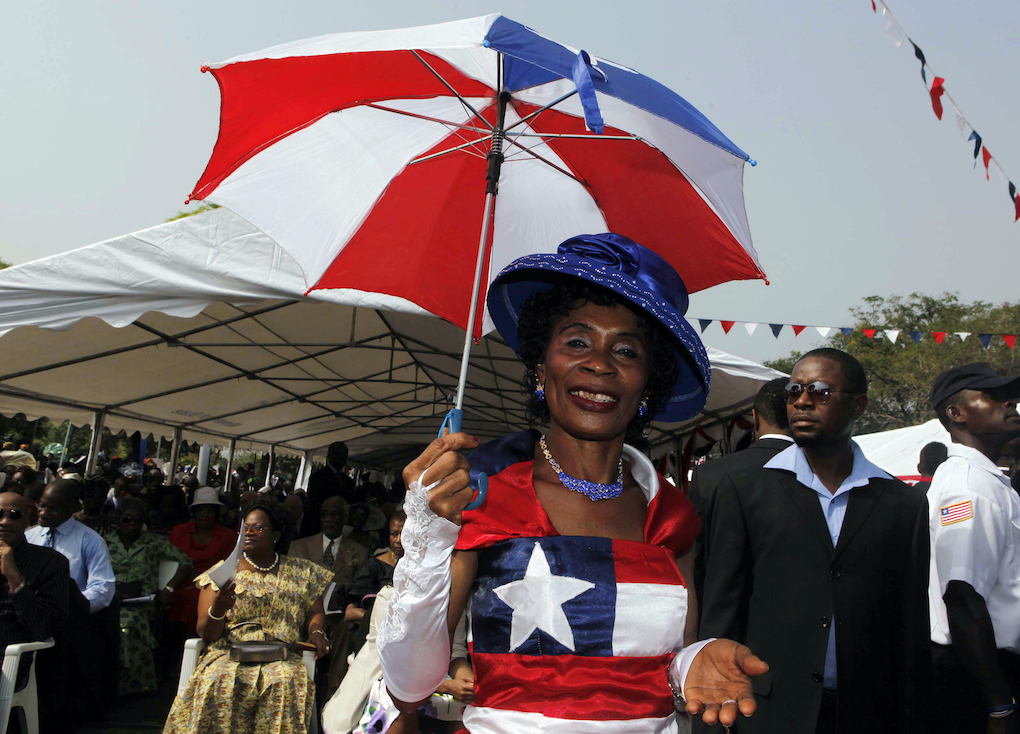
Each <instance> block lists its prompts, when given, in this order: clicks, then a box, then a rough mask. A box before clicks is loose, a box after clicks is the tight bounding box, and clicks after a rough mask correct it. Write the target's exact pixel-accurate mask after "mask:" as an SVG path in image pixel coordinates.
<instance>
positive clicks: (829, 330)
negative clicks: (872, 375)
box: [691, 0, 1017, 349]
mask: <svg viewBox="0 0 1020 734" xmlns="http://www.w3.org/2000/svg"><path fill="white" fill-rule="evenodd" d="M878 1H879V0H876V2H878ZM691 321H697V322H698V327H699V328H700V329H701V333H702V334H704V333H705V330H706V329H708V327H709V326H711V325H712V324H713V323H718V324H719V326H720V327H721V328H722V330H723V333H724V334H729V333H730V331H732V329H733V327H734V326H736V325H737V324H740V325H741V326H742V327H743V328H744V330H745V331H746V332H747V335H748V336H753V335H754V334H755V330H756V329H757V328H758V327H759V326H761V325H762V322H757V321H726V320H724V319H691ZM769 329H770V330H771V331H772V336H774V337H775V338H776V339H778V338H779V335H780V334H781V333H782V332H783V330H784V329H789V330H790V331H792V332H793V336H794V338H796V337H798V336H800V335H801V334H802V333H803V332H804V331H805V330H807V329H811V330H812V331H814V332H816V333H817V334H818V336H820V337H822V338H823V339H826V338H828V337H829V336H830V335H831V334H833V333H835V332H837V331H838V332H840V333H842V334H843V336H850V335H851V334H853V333H854V332H855V331H857V332H860V333H861V334H864V336H866V337H867V338H868V339H878V340H880V341H881V340H883V339H886V340H888V341H890V342H892V343H893V344H903V345H905V344H910V343H914V344H920V343H921V342H922V341H928V340H930V341H934V342H935V343H936V344H938V345H943V344H952V343H956V340H958V341H959V343H962V342H965V341H967V337H970V336H977V338H978V339H979V340H980V341H981V345H982V346H983V347H984V348H985V349H988V348H990V347H991V346H992V345H993V344H1000V343H1002V344H1005V345H1006V346H1007V347H1009V348H1010V349H1013V348H1014V347H1015V346H1016V337H1017V335H1016V334H985V333H979V334H974V332H970V331H952V332H950V331H904V330H902V329H887V328H879V327H875V328H870V327H867V328H866V327H856V326H814V325H812V324H773V323H769ZM901 335H902V336H903V337H904V338H903V339H900V336H901Z"/></svg>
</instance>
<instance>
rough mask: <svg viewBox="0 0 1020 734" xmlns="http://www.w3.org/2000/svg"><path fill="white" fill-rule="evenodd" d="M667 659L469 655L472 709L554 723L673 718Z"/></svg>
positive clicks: (658, 657)
mask: <svg viewBox="0 0 1020 734" xmlns="http://www.w3.org/2000/svg"><path fill="white" fill-rule="evenodd" d="M672 658H673V655H672V654H669V655H659V656H656V657H634V658H630V657H587V656H581V655H514V654H512V653H510V654H493V653H473V654H472V657H471V664H472V666H474V672H475V696H476V699H475V705H476V706H487V707H489V708H496V709H508V710H511V711H529V712H532V713H537V714H542V715H544V716H551V717H554V718H557V719H580V720H625V719H646V718H661V717H664V716H669V715H670V714H671V713H673V695H672V693H671V692H670V690H669V686H668V684H667V683H666V668H667V666H668V665H669V663H670V660H672Z"/></svg>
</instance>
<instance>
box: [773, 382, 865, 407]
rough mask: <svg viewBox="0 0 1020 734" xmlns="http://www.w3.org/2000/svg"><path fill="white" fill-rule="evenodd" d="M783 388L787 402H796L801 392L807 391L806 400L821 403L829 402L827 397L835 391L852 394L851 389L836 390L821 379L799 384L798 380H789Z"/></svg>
mask: <svg viewBox="0 0 1020 734" xmlns="http://www.w3.org/2000/svg"><path fill="white" fill-rule="evenodd" d="M783 390H784V391H785V392H786V402H788V403H796V402H797V401H798V400H799V399H800V396H801V395H802V394H804V393H807V396H808V400H810V401H811V402H812V403H819V404H821V405H825V404H826V403H827V402H829V398H830V397H832V394H833V393H835V392H841V393H846V394H847V395H852V394H853V391H851V390H837V389H836V388H834V387H830V386H829V383H827V382H822V381H821V380H816V381H815V382H809V383H808V384H806V385H801V384H800V383H799V382H790V383H787V385H786V387H784V388H783Z"/></svg>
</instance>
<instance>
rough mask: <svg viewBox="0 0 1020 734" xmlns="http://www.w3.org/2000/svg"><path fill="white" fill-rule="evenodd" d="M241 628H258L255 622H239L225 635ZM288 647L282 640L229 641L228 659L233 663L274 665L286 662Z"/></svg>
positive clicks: (259, 625)
mask: <svg viewBox="0 0 1020 734" xmlns="http://www.w3.org/2000/svg"><path fill="white" fill-rule="evenodd" d="M241 627H259V628H261V627H262V625H261V624H258V623H257V622H241V623H240V624H237V625H234V626H233V627H230V628H229V629H228V630H227V634H228V635H230V633H232V632H234V631H235V630H237V629H239V628H241ZM288 652H289V646H288V645H287V643H286V642H283V641H282V640H276V639H273V640H251V641H247V642H246V641H243V640H231V641H230V659H231V660H232V661H233V662H235V663H275V662H277V661H279V660H286V659H287V653H288Z"/></svg>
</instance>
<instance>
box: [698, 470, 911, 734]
mask: <svg viewBox="0 0 1020 734" xmlns="http://www.w3.org/2000/svg"><path fill="white" fill-rule="evenodd" d="M713 515H714V517H713V520H712V524H713V531H712V537H711V546H710V547H711V553H710V554H709V556H708V562H707V565H706V568H705V592H704V597H703V599H702V600H701V625H700V635H701V637H703V638H704V637H729V638H731V639H735V640H738V641H740V642H743V643H745V644H746V645H747V646H748V647H750V648H751V649H752V650H753V651H754V652H755V653H756V654H757V655H759V656H760V657H761V658H762V659H763V660H765V661H766V662H767V663H768V664H769V666H770V670H769V672H768V673H766V674H765V675H764V676H761V677H760V678H757V679H755V698H756V699H757V701H758V712H757V713H756V714H755V715H754V716H753V717H752V718H751V719H747V720H742V721H741V722H740V731H741V732H742V734H747V733H748V732H776V734H778V733H780V732H782V734H796V733H798V732H803V733H804V734H809V733H810V732H813V731H815V726H816V723H817V719H818V711H819V705H820V702H821V695H822V676H823V672H824V667H825V652H826V646H827V641H828V636H829V627H830V625H831V624H832V622H833V616H834V615H835V620H836V658H837V677H838V687H839V697H838V700H839V730H840V731H841V732H869V734H870V733H872V732H897V733H902V732H915V731H916V732H926V731H927V730H928V720H927V716H928V713H929V705H928V694H929V691H930V688H931V654H930V649H929V645H930V641H929V626H928V593H927V584H928V508H927V501H926V499H925V497H924V495H922V494H920V493H919V492H917V491H916V490H914V489H912V488H910V487H908V486H907V485H905V484H903V483H902V482H900V481H898V480H896V479H892V478H889V479H872V480H871V481H870V482H869V483H868V484H867V485H865V486H863V487H857V488H854V489H852V490H850V497H849V500H848V502H847V508H846V516H845V518H844V521H843V525H842V528H841V530H840V535H839V541H838V544H837V546H836V547H835V548H833V546H832V540H831V537H830V535H829V532H828V527H827V525H826V523H825V516H824V513H823V512H822V508H821V505H820V504H819V501H818V496H817V494H816V493H815V492H814V491H813V490H812V489H810V488H809V487H805V486H804V485H802V484H801V483H800V482H798V481H797V479H796V476H795V475H794V474H793V473H792V472H787V471H780V470H776V469H764V468H758V467H748V468H744V469H739V470H737V471H734V472H731V473H729V474H727V475H726V476H725V477H723V478H721V480H720V481H719V483H718V486H717V487H716V489H715V498H714V508H713Z"/></svg>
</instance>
